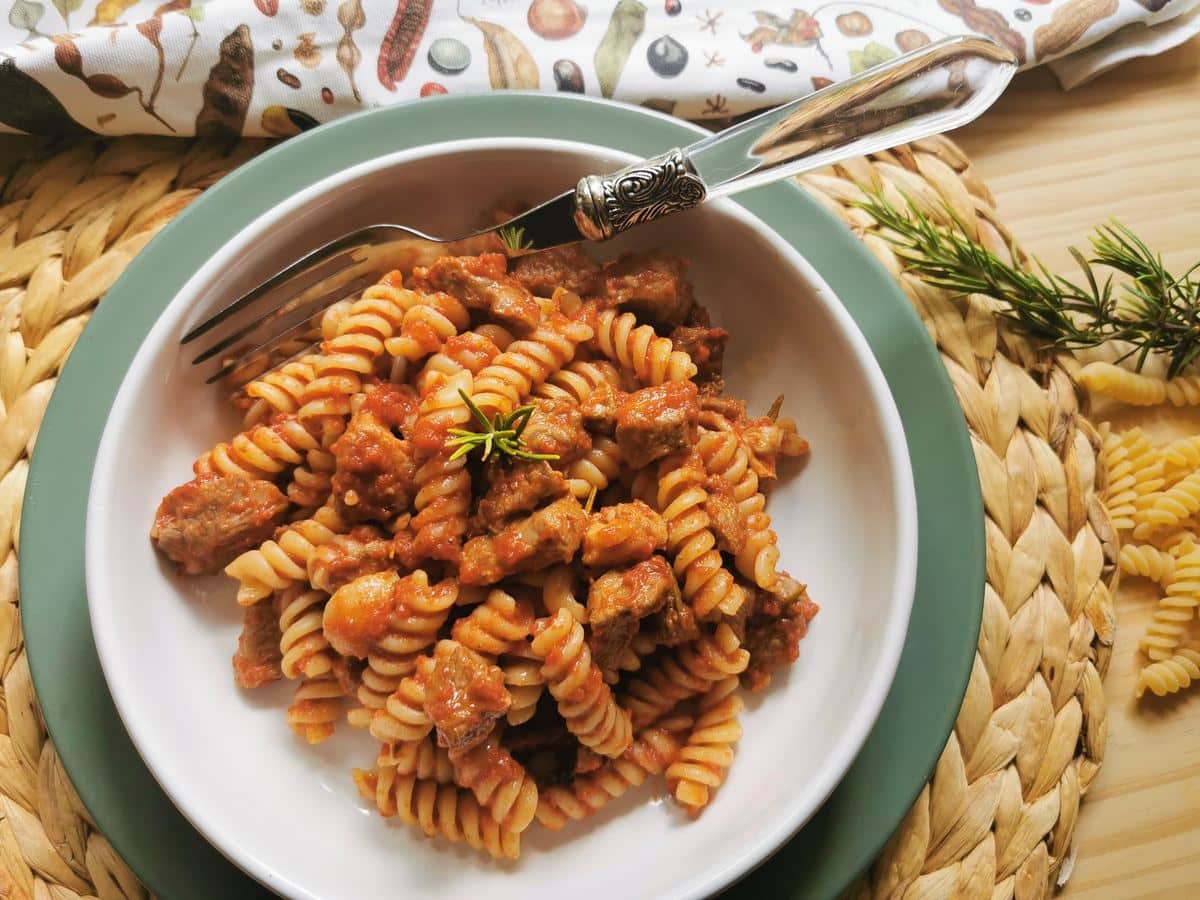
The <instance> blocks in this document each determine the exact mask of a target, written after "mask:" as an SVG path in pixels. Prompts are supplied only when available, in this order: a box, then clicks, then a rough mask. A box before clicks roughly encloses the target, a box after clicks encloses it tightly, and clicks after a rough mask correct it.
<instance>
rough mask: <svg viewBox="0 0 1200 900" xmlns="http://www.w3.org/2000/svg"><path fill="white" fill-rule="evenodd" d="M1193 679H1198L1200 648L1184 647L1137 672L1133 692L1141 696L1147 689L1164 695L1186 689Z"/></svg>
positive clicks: (1160, 695) (1199, 674) (1156, 694)
mask: <svg viewBox="0 0 1200 900" xmlns="http://www.w3.org/2000/svg"><path fill="white" fill-rule="evenodd" d="M1194 681H1200V649H1198V648H1195V647H1185V648H1184V649H1182V650H1179V651H1177V652H1176V653H1174V654H1172V655H1171V656H1168V657H1166V658H1164V659H1162V660H1159V661H1158V662H1153V663H1151V664H1150V665H1148V666H1146V667H1145V668H1143V669H1142V670H1141V671H1140V672H1138V678H1137V686H1136V687H1135V688H1134V693H1135V694H1136V695H1137V696H1138V697H1141V696H1142V695H1143V694H1145V693H1146V691H1149V692H1150V693H1152V694H1154V695H1155V696H1156V697H1165V696H1167V694H1175V693H1178V692H1179V691H1183V690H1186V689H1187V688H1188V687H1190V686H1191V685H1192V682H1194Z"/></svg>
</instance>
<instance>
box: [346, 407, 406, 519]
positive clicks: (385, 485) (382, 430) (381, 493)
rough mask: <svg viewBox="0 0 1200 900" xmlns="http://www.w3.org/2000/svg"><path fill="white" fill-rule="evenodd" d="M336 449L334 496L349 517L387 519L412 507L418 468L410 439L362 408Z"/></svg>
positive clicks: (347, 517) (351, 421)
mask: <svg viewBox="0 0 1200 900" xmlns="http://www.w3.org/2000/svg"><path fill="white" fill-rule="evenodd" d="M330 449H331V450H332V451H333V455H334V458H335V459H336V460H337V471H336V472H334V474H333V479H332V486H333V500H334V503H335V504H336V505H337V510H338V512H339V513H340V514H341V516H342V517H343V518H344V519H345V520H346V521H347V522H365V521H374V522H380V523H387V522H390V521H392V520H393V519H395V518H396V516H397V515H399V514H400V513H402V512H404V510H406V509H407V508H408V504H409V502H410V501H411V499H412V496H413V493H414V478H415V475H416V468H417V467H416V463H415V461H414V459H413V454H412V448H411V446H410V444H409V442H408V441H406V440H401V439H400V438H398V437H396V436H395V435H394V434H392V431H391V429H390V428H387V427H386V426H384V425H381V424H379V422H377V421H376V420H375V418H374V417H373V416H370V415H362V414H358V415H355V416H354V417H353V418H352V419H351V420H350V425H349V427H347V428H346V431H345V432H344V433H343V434H342V435H341V437H339V438H338V439H337V440H336V441H334V442H333V445H332V447H330Z"/></svg>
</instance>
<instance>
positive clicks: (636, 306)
mask: <svg viewBox="0 0 1200 900" xmlns="http://www.w3.org/2000/svg"><path fill="white" fill-rule="evenodd" d="M686 271H687V262H686V261H685V260H683V259H681V258H679V257H678V256H672V255H671V254H669V253H665V252H663V251H662V250H651V251H650V252H648V253H631V254H626V255H624V256H622V257H621V258H620V259H618V260H617V261H616V262H611V263H609V264H608V265H606V266H605V267H604V298H605V300H606V302H607V304H608V305H609V306H619V307H621V308H623V309H628V310H629V311H631V312H633V313H635V314H637V315H638V316H640V317H643V318H647V319H650V320H651V321H653V322H655V323H657V324H660V325H679V324H681V323H682V322H683V321H684V320H685V319H686V318H687V316H688V313H690V312H691V310H692V305H693V304H694V303H695V299H694V298H693V296H692V285H691V283H690V282H688V280H687V279H686V278H685V277H684V274H685V273H686Z"/></svg>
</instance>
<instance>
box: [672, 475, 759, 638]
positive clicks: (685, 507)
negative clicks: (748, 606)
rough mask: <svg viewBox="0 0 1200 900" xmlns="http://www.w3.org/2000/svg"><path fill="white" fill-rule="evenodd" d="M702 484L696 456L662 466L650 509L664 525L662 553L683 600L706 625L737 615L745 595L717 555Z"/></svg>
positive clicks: (718, 553) (703, 476) (702, 477)
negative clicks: (668, 559) (667, 556)
mask: <svg viewBox="0 0 1200 900" xmlns="http://www.w3.org/2000/svg"><path fill="white" fill-rule="evenodd" d="M704 478H705V471H704V465H703V463H701V462H700V460H699V457H698V456H695V455H693V456H691V457H688V458H687V459H685V460H684V461H683V462H682V463H680V464H677V465H674V466H672V465H671V464H669V463H668V464H665V465H664V467H663V470H662V471H661V472H660V475H659V479H658V496H657V497H656V498H655V499H656V501H657V503H656V507H655V508H656V509H658V511H659V512H660V513H662V517H663V518H664V519H665V520H666V522H667V528H668V536H667V551H668V552H669V553H670V554H671V556H672V557H673V559H674V564H673V565H674V569H675V575H676V577H678V578H679V579H680V581H681V582H682V588H683V596H684V598H685V599H686V600H687V601H688V602H689V603H691V605H692V609H693V610H694V611H695V613H696V615H697V616H698V617H699V618H701V619H704V620H711V619H713V618H715V617H717V616H719V615H721V614H722V613H724V614H725V615H728V616H732V615H736V614H737V612H738V610H740V609H741V608H742V604H743V603H745V602H746V592H745V591H744V590H743V589H742V587H741V585H739V584H737V583H736V582H735V581H734V580H733V576H732V575H731V574H730V573H729V571H728V570H727V569H726V568H725V565H724V563H723V562H722V560H721V554H720V552H719V551H718V550H717V538H716V535H714V534H713V531H712V528H711V527H710V521H709V518H708V513H706V512H705V511H704V504H705V502H706V501H707V499H708V494H707V492H706V491H705V490H704Z"/></svg>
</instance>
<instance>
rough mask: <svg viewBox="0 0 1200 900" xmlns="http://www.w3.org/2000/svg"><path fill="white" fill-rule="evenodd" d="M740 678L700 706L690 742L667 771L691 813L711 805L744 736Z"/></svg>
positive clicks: (717, 687) (724, 683)
mask: <svg viewBox="0 0 1200 900" xmlns="http://www.w3.org/2000/svg"><path fill="white" fill-rule="evenodd" d="M737 689H738V679H737V676H731V677H729V678H723V679H721V680H720V681H718V682H717V683H716V684H714V685H713V686H712V687H711V688H710V689H709V690H708V693H706V694H705V695H704V696H703V697H701V698H700V702H699V703H698V704H697V707H696V724H695V726H693V728H692V731H691V733H690V734H689V735H688V739H687V743H686V744H684V745H683V748H682V749H681V750H680V751H679V754H678V755H677V756H676V757H675V761H674V762H672V763H671V765H670V767H669V768H668V769H667V785H668V786H669V787H670V788H671V790H672V791H673V792H674V794H675V799H676V800H677V801H678V802H679V804H680V805H681V806H683V807H684V808H685V809H687V810H688V811H689V812H691V813H698V812H699V811H700V810H701V809H703V808H704V807H705V806H707V805H708V801H709V797H710V796H711V793H712V791H714V790H715V789H716V788H718V787H719V786H720V785H721V782H722V781H724V780H725V770H726V769H728V768H729V767H730V766H731V765H732V764H733V745H734V744H736V743H737V742H738V741H739V740H740V739H741V737H742V726H741V725H740V724H738V720H737V717H738V716H739V715H740V714H741V712H742V709H743V706H744V704H743V703H742V699H741V698H740V697H738V696H737V693H736V691H737Z"/></svg>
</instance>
